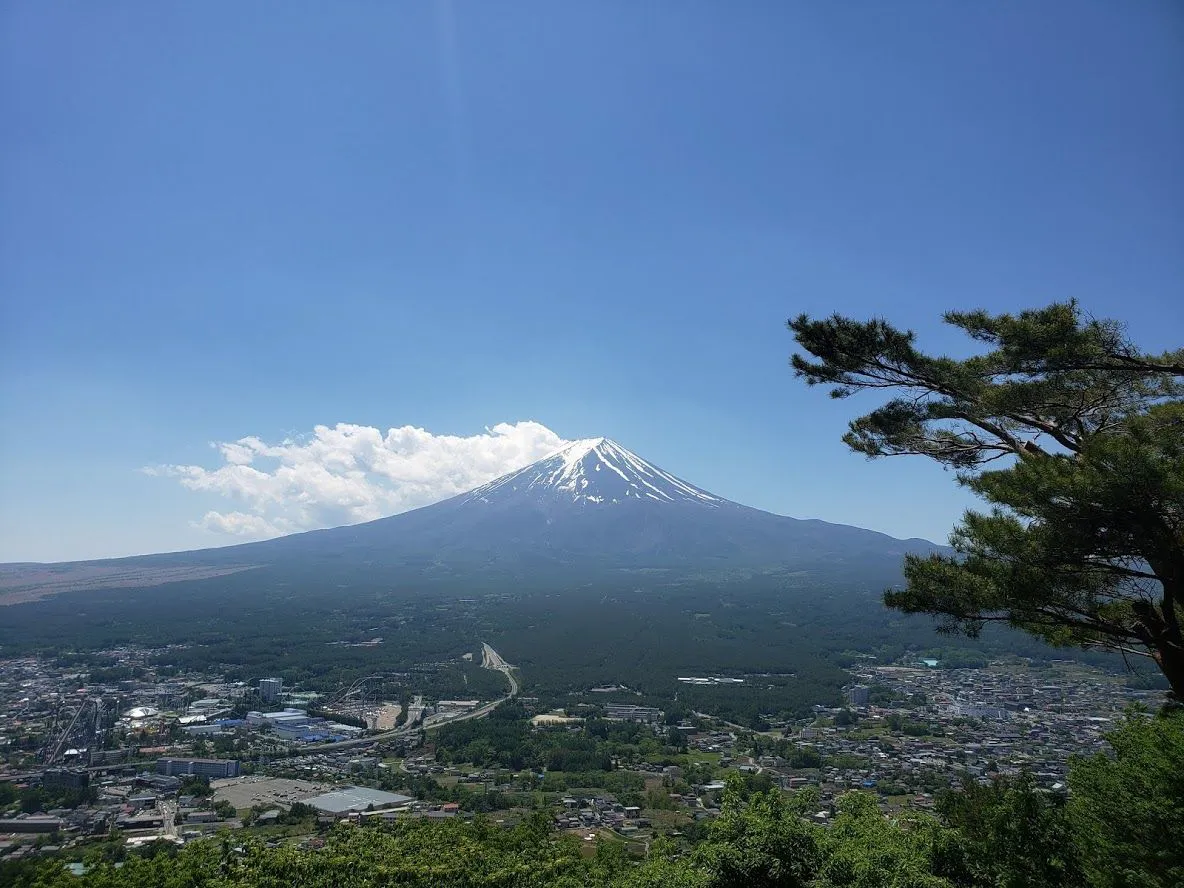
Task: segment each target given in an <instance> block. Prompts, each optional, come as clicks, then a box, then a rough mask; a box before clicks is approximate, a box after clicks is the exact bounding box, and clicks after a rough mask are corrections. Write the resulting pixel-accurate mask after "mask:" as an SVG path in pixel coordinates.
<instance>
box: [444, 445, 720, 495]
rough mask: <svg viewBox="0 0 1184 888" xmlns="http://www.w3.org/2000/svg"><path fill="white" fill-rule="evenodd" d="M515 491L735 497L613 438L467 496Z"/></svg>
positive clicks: (569, 450)
mask: <svg viewBox="0 0 1184 888" xmlns="http://www.w3.org/2000/svg"><path fill="white" fill-rule="evenodd" d="M509 493H518V494H523V493H534V494H536V495H538V496H540V497H546V496H550V497H556V498H561V499H570V500H571V501H573V502H576V503H588V504H591V505H610V504H613V503H621V502H623V501H630V500H634V501H637V500H642V501H645V500H648V501H652V502H658V503H694V504H697V505H701V506H708V507H711V508H718V507H719V506H722V505H729V504H730V503H729V501H728V500H725V499H722V498H720V497H718V496H715V495H713V494H710V493H708V492H707V491H705V490H702V489H700V488H698V487H696V486H695V485H693V484H690V483H688V482H686V481H683V480H682V479H681V478H676V477H675V476H674V475H671V474H670V473H669V472H666V471H663V470H662V469H659V468H658V467H657V466H655V465H653V464H652V463H649V462H646V461H645V460H644V459H642V458H641V457H640V456H638V455H637V454H635V453H633V452H632V451H630V450H627V449H626V448H624V447H622V446H621V445H620V444H618V443H617V442H615V441H612V440H610V439H609V438H585V439H583V440H580V441H573V442H572V443H570V444H567V445H565V446H564V447H562V448H561V449H559V450H557V451H556V452H555V453H552V454H551V455H550V456H546V457H544V458H543V459H541V460H539V461H538V462H536V463H533V464H531V465H529V466H527V467H526V468H524V469H520V470H519V471H517V472H513V473H511V474H509V475H506V476H505V477H502V478H498V479H497V480H495V481H492V482H490V483H489V484H486V485H485V486H484V487H479V488H477V489H476V490H474V491H473V492H472V493H470V494H469V495H468V496H467V497H466V500H468V501H482V502H490V501H492V500H493V499H494V498H496V497H498V496H503V495H506V494H509Z"/></svg>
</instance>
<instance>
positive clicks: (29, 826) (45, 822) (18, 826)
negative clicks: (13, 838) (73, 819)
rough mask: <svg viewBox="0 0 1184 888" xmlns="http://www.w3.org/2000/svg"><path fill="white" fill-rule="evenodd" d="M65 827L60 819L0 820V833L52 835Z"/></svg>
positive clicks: (25, 818) (26, 818) (27, 818)
mask: <svg viewBox="0 0 1184 888" xmlns="http://www.w3.org/2000/svg"><path fill="white" fill-rule="evenodd" d="M65 825H66V824H65V821H63V820H62V818H60V817H17V818H14V819H12V820H0V833H52V832H57V831H59V830H60V829H62V828H63V827H64V826H65Z"/></svg>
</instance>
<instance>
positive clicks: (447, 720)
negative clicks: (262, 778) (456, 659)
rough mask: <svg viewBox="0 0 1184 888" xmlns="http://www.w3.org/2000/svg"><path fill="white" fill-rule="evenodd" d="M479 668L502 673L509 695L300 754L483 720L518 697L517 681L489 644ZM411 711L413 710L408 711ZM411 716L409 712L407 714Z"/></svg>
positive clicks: (484, 647)
mask: <svg viewBox="0 0 1184 888" xmlns="http://www.w3.org/2000/svg"><path fill="white" fill-rule="evenodd" d="M481 665H482V666H483V667H484V668H486V669H496V670H497V671H498V672H501V673H502V674H503V675H504V676H505V677H506V681H507V682H509V683H510V692H509V693H508V694H506V696H504V697H502V698H501V699H498V700H494V701H492V702H490V703H486V704H485V705H484V706H478V707H477V708H476V709H473V710H471V711H469V712H465V713H462V714H460V715H451V716H442V717H441V716H435V715H432V716H428V718H427V719H425V720H424V722H423V724H422V726H421V725H418V724H411V723H408V724H405V725H403V726H402V727H399V728H396V729H395V730H393V731H384V732H383V733H381V734H373V735H371V736H369V737H359V738H358V739H357V740H339V741H338V742H336V743H322V744H320V745H319V746H306V747H305V748H304V749H302V750H301V754H302V755H304V754H308V753H312V752H329V751H332V750H336V749H354V748H357V747H361V746H370V745H371V744H374V743H381V742H382V741H383V740H395V739H398V738H399V737H408V736H410V735H412V734H414V733H415V732H416V731H418V730H419V729H420V727H422V728H423V729H424V730H425V731H430V730H432V729H434V728H439V727H442V726H443V725H450V724H453V723H454V722H458V721H468V720H469V719H471V718H484V717H485V716H487V715H489V713H491V712H493V710H494V709H496V708H497V706H498V704H500V703H504V702H505V701H506V700H511V699H513V698H514V697H516V696H518V679H516V678H515V677H514V672H513V670H514V667H513V666H511V665H510V664H509V663H507V662H506V661H505V660H503V659H502V656H501V654H499V653H498V652H497V651H495V650H494V649H493V648H491V647H490V646H489V645H488V644H486V643H484V642H482V643H481ZM410 708H413V707H409V709H410ZM408 714H410V712H409V713H408Z"/></svg>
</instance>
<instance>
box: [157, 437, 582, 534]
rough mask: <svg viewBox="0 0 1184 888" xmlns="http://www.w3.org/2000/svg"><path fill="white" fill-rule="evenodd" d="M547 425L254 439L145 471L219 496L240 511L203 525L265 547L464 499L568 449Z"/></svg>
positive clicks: (213, 515) (218, 445)
mask: <svg viewBox="0 0 1184 888" xmlns="http://www.w3.org/2000/svg"><path fill="white" fill-rule="evenodd" d="M565 443H567V442H566V441H565V439H564V438H562V437H560V436H559V435H558V434H556V433H555V432H553V431H552V430H551V429H549V428H547V427H546V426H544V425H542V424H541V423H537V422H533V421H529V420H528V421H520V422H516V423H499V424H497V425H495V426H493V427H492V428H488V429H485V430H484V431H483V432H481V433H480V434H476V435H469V436H457V435H435V434H432V433H431V432H429V431H427V430H426V429H421V428H415V427H414V426H402V427H400V428H392V429H388V430H387V431H386V432H385V433H383V432H382V431H381V430H380V429H377V428H375V427H373V426H362V425H352V424H349V423H338V424H337V425H335V426H326V425H319V426H317V427H316V428H315V429H313V432H312V434H310V435H307V436H302V437H300V438H296V439H288V440H284V441H281V442H279V443H277V444H269V443H267V442H266V441H263V440H262V439H260V438H258V437H255V436H248V437H245V438H239V439H238V440H237V441H230V442H214V443H213V444H212V445H211V446H213V447H214V448H215V450H216V451H217V452H218V455H219V457H220V460H221V464H220V465H217V466H215V467H213V468H208V467H205V466H197V465H165V466H153V467H149V468H145V469H144V471H145V472H146V473H148V474H150V475H155V476H161V477H171V478H176V479H177V480H178V481H179V482H180V483H181V485H182V486H183V487H186V488H188V489H189V490H194V491H203V492H207V493H215V494H219V495H221V496H223V497H226V498H227V499H228V500H231V501H232V502H234V503H236V504H237V505H238V508H234V509H230V510H227V511H209V512H207V513H206V514H205V515H204V516H203V517H202V518H201V519H199V520H198V521H196V522H195V524H197V525H198V526H200V527H203V528H205V529H207V530H211V531H214V532H217V533H222V534H229V535H233V536H237V537H241V538H244V539H265V538H267V537H273V536H279V535H281V534H285V533H294V532H296V531H302V530H312V529H315V528H320V527H332V526H336V525H340V524H356V523H358V522H360V521H371V520H374V519H375V518H382V517H384V516H386V515H393V514H396V513H398V512H405V511H407V510H409V509H415V508H418V507H420V506H426V505H429V504H431V503H434V502H437V501H439V500H442V499H445V498H447V497H450V496H454V495H456V494H458V493H463V492H465V491H466V490H471V489H472V488H474V487H478V486H480V485H482V484H485V483H486V482H488V481H492V480H493V479H494V478H497V477H498V476H500V475H504V474H506V473H507V472H512V471H514V470H515V469H520V468H522V467H523V466H526V465H529V464H530V463H532V462H534V461H535V460H538V459H541V458H542V457H544V456H546V455H547V454H549V453H551V452H552V451H554V450H556V449H558V448H559V447H562V446H563V445H564V444H565Z"/></svg>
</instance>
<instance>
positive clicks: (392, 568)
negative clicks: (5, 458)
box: [0, 438, 938, 596]
mask: <svg viewBox="0 0 1184 888" xmlns="http://www.w3.org/2000/svg"><path fill="white" fill-rule="evenodd" d="M937 548H938V547H936V546H934V544H932V543H930V542H928V541H926V540H899V539H895V538H893V537H890V536H888V535H886V534H882V533H876V532H874V531H870V530H864V529H861V528H857V527H849V526H846V525H841V524H828V523H826V522H823V521H816V520H800V519H796V518H787V517H784V516H781V515H774V514H772V513H769V512H764V511H761V510H759V509H753V508H750V507H748V506H743V505H740V504H739V503H735V502H732V501H731V500H727V499H724V498H723V497H719V496H716V495H714V494H712V493H709V492H708V491H706V490H703V489H702V488H699V487H696V486H695V485H694V484H691V483H689V482H687V481H684V480H682V479H680V478H678V477H676V476H674V475H672V474H670V473H669V472H666V471H664V470H662V469H660V468H658V467H657V466H655V465H653V464H651V463H649V462H647V461H646V460H644V459H642V458H641V457H640V456H638V455H637V454H635V453H632V452H631V451H629V450H627V449H626V448H624V447H622V446H621V445H620V444H617V443H616V442H614V441H611V440H609V439H607V438H590V439H587V440H583V441H576V442H574V443H572V444H569V445H567V446H566V447H564V448H563V449H561V450H559V451H558V452H556V453H554V454H552V455H550V456H548V457H545V458H544V459H541V460H539V461H538V462H535V463H533V464H531V465H529V466H526V467H525V468H523V469H520V470H518V471H516V472H511V473H510V474H508V475H504V476H503V477H501V478H497V479H495V480H494V481H492V482H490V483H488V484H486V485H484V486H482V487H479V488H477V489H476V490H473V491H470V492H469V493H465V494H461V495H459V496H455V497H452V498H451V499H447V500H443V501H442V502H438V503H435V504H433V505H430V506H426V507H424V508H420V509H415V510H413V511H410V512H405V513H403V514H400V515H394V516H391V517H389V518H381V519H379V520H377V521H371V522H369V523H366V524H357V525H351V526H346V527H335V528H331V529H327V530H316V531H310V532H307V533H300V534H293V535H291V536H286V537H280V538H278V539H273V540H266V541H263V542H258V543H247V544H243V545H237V546H227V547H223V548H217V549H203V550H199V551H194V552H178V553H170V554H162V555H149V556H142V557H137V558H123V559H113V560H109V561H103V562H86V563H80V564H76V565H55V566H52V568H51V570H52V571H53V572H55V577H54V588H53V590H52V591H51V590H49V587H48V586H46V589H45V591H46V592H48V593H49V594H52V592H54V591H63V590H65V589H67V588H68V587H70V585H71V580H72V577H71V576H70V575H60V574H61V571H63V570H65V571H67V573H69V571H71V570H75V571H82V572H83V574H84V575H85V576H84V577H83V575H80V580H81V579H83V578H84V579H85V580H86V584H87V585H89V586H91V587H101V586H105V585H110V584H111V582H114V580H112V581H111V582H108V581H106V580H104V579H103V577H104V576H105V574H103V571H108V572H110V573H111V575H112V577H116V578H118V582H119V585H124V586H137V585H138V586H144V585H157V584H159V583H163V582H169V581H170V578H171V576H172V574H173V573H175V571H176V570H177V569H179V568H186V569H190V570H193V571H207V572H209V571H211V570H217V571H218V572H225V571H226V570H232V569H236V568H239V567H246V566H250V567H264V568H274V569H276V570H279V571H281V572H283V573H285V574H293V575H296V576H301V575H312V574H316V575H318V576H325V575H327V574H336V575H338V576H339V577H340V578H341V579H342V580H345V579H347V578H348V579H349V580H350V581H351V582H355V581H363V582H365V581H376V582H385V581H387V580H396V579H403V580H410V579H414V578H416V577H418V578H424V579H432V578H434V579H439V578H448V577H451V578H460V579H464V578H469V580H471V581H474V582H475V581H478V580H480V581H481V582H482V584H483V585H485V586H487V587H488V586H490V585H491V584H492V585H495V586H496V585H497V584H498V583H500V582H503V581H506V580H512V581H516V582H518V583H519V584H520V585H521V584H525V583H531V582H560V583H564V584H566V583H569V582H587V581H589V579H590V578H591V577H593V576H595V575H601V576H603V574H604V572H605V571H610V572H612V571H621V570H644V569H661V570H664V571H666V572H668V573H673V574H684V575H685V574H703V572H705V571H706V572H709V573H712V574H717V575H718V574H720V573H721V572H722V573H723V574H727V573H728V572H734V571H742V572H752V571H770V570H772V571H790V572H801V573H805V574H808V575H810V576H811V577H814V578H817V579H818V580H823V581H827V582H834V583H840V584H843V585H852V584H858V585H859V586H862V587H882V586H883V585H885V584H889V583H892V582H895V581H896V579H897V578H898V577H899V573H900V565H901V561H902V558H903V556H904V554H905V553H906V552H928V551H933V550H935V549H937ZM32 567H33V568H34V570H33V571H32V572H30V573H29V574H28V578H27V579H28V580H29V582H22V577H21V574H22V573H23V572H22V571H19V570H18V571H16V573H15V574H13V576H6V577H5V578H4V582H3V583H2V584H0V586H2V587H3V588H0V591H4V590H5V589H7V590H8V592H9V593H10V594H12V595H16V594H19V595H21V596H27V595H30V594H34V595H36V594H37V593H38V590H39V589H40V587H41V586H43V585H45V584H44V583H43V582H41V581H38V580H36V579H35V578H36V577H37V576H38V575H39V574H43V573H44V571H45V569H46V568H45V566H44V565H36V566H32ZM96 570H98V571H99V573H98V575H96V574H95V573H94V572H95V571H96ZM137 572H143V573H144V576H143V577H140V576H138V574H137ZM209 575H210V576H214V575H215V574H212V573H211V574H209ZM177 576H179V577H185V576H186V574H184V573H183V572H182V573H181V574H178V575H177ZM188 576H190V577H195V576H196V574H189V575H188Z"/></svg>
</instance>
